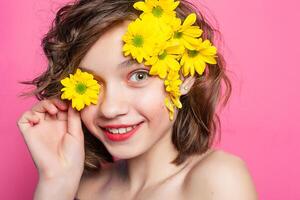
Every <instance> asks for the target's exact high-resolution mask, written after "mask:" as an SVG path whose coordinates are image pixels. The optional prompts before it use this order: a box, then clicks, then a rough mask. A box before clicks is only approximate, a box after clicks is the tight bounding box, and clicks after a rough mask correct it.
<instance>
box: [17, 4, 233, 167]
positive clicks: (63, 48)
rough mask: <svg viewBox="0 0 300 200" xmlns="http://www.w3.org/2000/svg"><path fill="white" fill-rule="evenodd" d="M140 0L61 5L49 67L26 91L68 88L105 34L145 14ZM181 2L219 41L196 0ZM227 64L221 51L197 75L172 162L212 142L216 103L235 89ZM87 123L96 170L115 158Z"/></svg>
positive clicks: (47, 46)
mask: <svg viewBox="0 0 300 200" xmlns="http://www.w3.org/2000/svg"><path fill="white" fill-rule="evenodd" d="M135 2H136V1H134V0H77V1H75V2H73V3H71V4H67V5H65V6H63V7H62V8H60V9H59V10H58V12H57V14H56V17H55V19H54V21H53V23H52V26H51V28H50V30H49V31H48V33H47V34H46V35H45V36H44V38H43V39H42V44H41V45H42V47H43V51H44V53H45V55H46V57H47V59H48V68H47V70H46V71H44V72H43V73H42V74H41V75H40V76H38V77H36V78H35V79H33V80H30V81H23V82H22V83H23V84H30V85H34V86H36V89H34V90H33V91H30V92H28V93H23V95H25V96H29V95H34V96H36V98H37V99H38V100H42V99H47V98H53V97H56V98H59V97H60V95H61V92H60V89H61V88H62V85H61V84H60V80H62V79H63V78H65V77H67V76H68V75H69V74H70V73H74V72H75V70H76V68H77V67H78V65H79V63H80V61H81V60H82V59H83V57H84V56H85V54H86V53H87V51H88V50H89V49H90V48H91V46H92V45H93V44H94V43H95V42H96V41H97V40H98V39H99V37H101V35H102V34H103V33H104V32H105V31H106V30H107V29H109V28H110V27H111V26H112V25H114V24H117V23H119V22H122V21H124V20H134V19H136V18H137V17H138V16H139V15H140V13H141V12H140V11H138V10H136V9H134V8H133V4H134V3H135ZM180 2H181V3H180V4H179V6H178V7H177V9H176V13H177V16H178V17H179V18H181V19H184V18H186V17H187V15H188V14H190V13H192V12H194V13H196V14H197V21H196V23H197V25H198V26H199V27H200V28H201V29H202V30H203V34H202V37H203V39H209V40H210V41H212V42H213V43H214V42H215V41H216V39H217V36H220V33H219V31H218V30H216V29H215V28H214V27H213V26H212V25H210V24H209V22H208V20H207V19H205V17H204V16H203V14H202V13H201V12H200V10H199V9H198V8H197V7H196V6H195V5H193V4H192V3H190V2H188V1H186V0H181V1H180ZM214 45H215V46H216V44H215V43H214ZM225 65H226V64H225V60H224V58H223V56H222V55H221V53H220V52H218V54H217V64H208V65H207V68H206V70H205V72H204V74H203V75H201V76H197V75H196V76H195V77H196V80H195V82H194V84H193V86H192V88H191V90H190V91H189V93H188V94H186V95H183V96H181V98H180V100H181V102H182V105H183V107H182V109H180V110H179V112H178V115H177V118H176V119H175V122H174V126H173V130H172V131H173V132H172V142H173V144H174V146H175V147H176V149H177V150H178V155H177V157H176V158H175V159H174V160H173V161H172V163H174V164H176V165H179V164H181V163H183V162H184V161H185V160H186V159H187V158H188V157H189V156H191V155H195V154H202V153H205V152H206V151H207V150H208V149H209V148H210V147H211V146H212V144H213V141H214V138H215V135H216V133H217V128H218V127H220V125H221V124H220V120H219V117H218V115H217V113H216V108H217V106H218V104H219V103H221V102H223V105H225V104H226V103H227V101H228V98H229V96H230V93H231V83H230V80H229V78H228V76H227V75H226V73H225V71H226V70H225ZM222 86H224V88H223V87H222ZM222 91H224V92H222ZM223 97H224V98H223ZM82 125H83V132H84V139H85V154H86V155H85V169H84V171H85V172H95V171H98V170H99V169H100V168H101V164H105V163H110V162H113V161H114V159H113V157H112V155H110V153H109V152H108V151H107V149H106V148H105V146H104V145H103V143H102V142H101V141H99V139H97V138H96V137H94V136H93V135H92V134H91V133H90V132H89V130H88V129H87V128H86V127H85V126H84V124H83V123H82Z"/></svg>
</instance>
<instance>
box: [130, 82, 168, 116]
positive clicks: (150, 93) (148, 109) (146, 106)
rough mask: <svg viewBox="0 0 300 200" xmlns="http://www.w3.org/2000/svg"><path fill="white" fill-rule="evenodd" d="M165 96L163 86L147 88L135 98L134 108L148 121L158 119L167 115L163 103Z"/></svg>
mask: <svg viewBox="0 0 300 200" xmlns="http://www.w3.org/2000/svg"><path fill="white" fill-rule="evenodd" d="M165 97H166V94H165V91H164V86H161V85H157V86H156V87H152V88H151V89H149V88H148V89H147V90H146V91H144V92H143V93H140V95H139V96H138V98H135V100H134V101H135V103H134V104H135V105H136V106H137V107H136V109H137V110H138V111H139V112H140V113H141V114H142V115H143V116H144V117H145V118H147V119H148V120H149V121H156V120H158V121H159V120H160V119H162V118H164V117H166V116H168V110H167V108H166V106H165V104H164V99H165Z"/></svg>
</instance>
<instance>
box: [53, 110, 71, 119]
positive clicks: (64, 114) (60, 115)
mask: <svg viewBox="0 0 300 200" xmlns="http://www.w3.org/2000/svg"><path fill="white" fill-rule="evenodd" d="M56 117H57V120H60V121H67V120H68V112H64V111H58V112H57V114H56Z"/></svg>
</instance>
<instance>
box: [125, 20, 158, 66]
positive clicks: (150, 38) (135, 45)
mask: <svg viewBox="0 0 300 200" xmlns="http://www.w3.org/2000/svg"><path fill="white" fill-rule="evenodd" d="M154 33H157V31H156V26H155V24H153V22H152V21H148V20H143V21H142V20H140V19H136V20H135V21H133V22H131V23H130V24H129V25H128V30H127V32H126V33H125V34H124V35H123V37H122V39H123V41H124V42H125V44H124V45H123V49H122V50H123V52H124V55H125V56H128V55H129V54H131V56H132V57H133V58H134V59H136V60H137V61H138V62H139V63H142V61H143V60H144V59H148V58H149V57H150V56H151V55H152V53H153V51H154V48H155V45H156V43H158V40H157V39H155V35H154Z"/></svg>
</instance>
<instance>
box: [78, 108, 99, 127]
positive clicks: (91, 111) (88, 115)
mask: <svg viewBox="0 0 300 200" xmlns="http://www.w3.org/2000/svg"><path fill="white" fill-rule="evenodd" d="M96 113H97V112H96V109H95V106H94V105H90V106H87V107H86V108H84V109H83V110H82V111H81V112H80V117H81V120H82V122H83V123H84V125H85V126H86V127H87V128H88V129H89V131H91V132H96V130H94V129H95V126H94V119H93V116H95V115H96Z"/></svg>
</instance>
